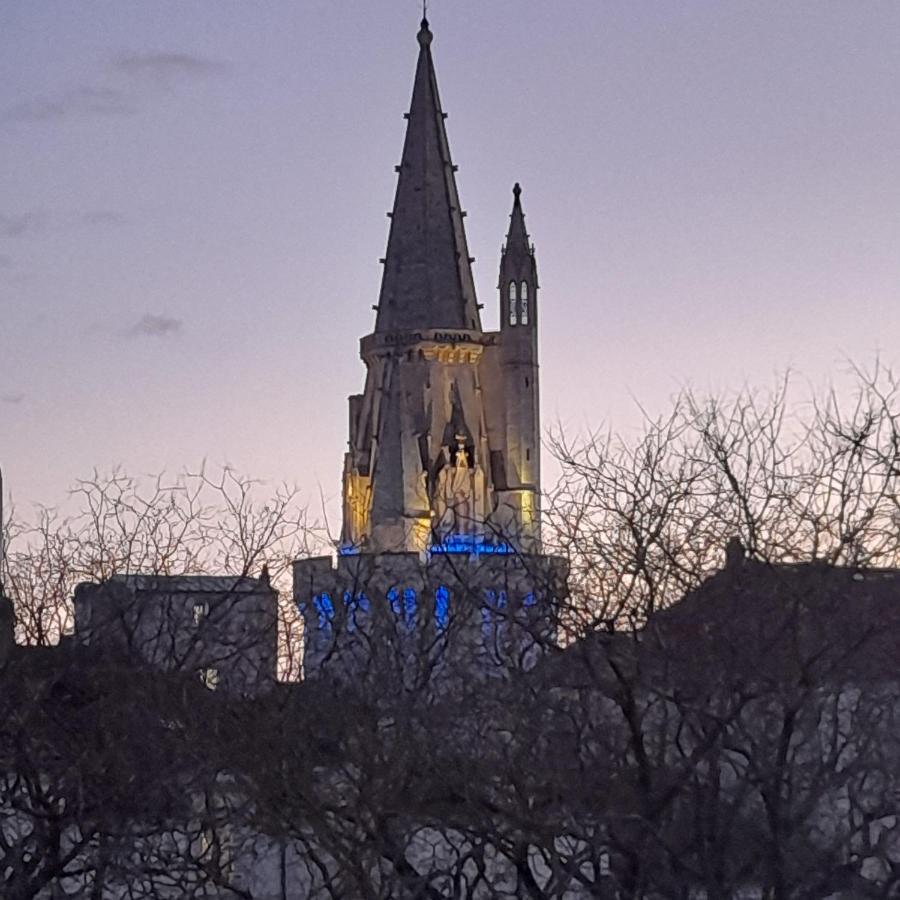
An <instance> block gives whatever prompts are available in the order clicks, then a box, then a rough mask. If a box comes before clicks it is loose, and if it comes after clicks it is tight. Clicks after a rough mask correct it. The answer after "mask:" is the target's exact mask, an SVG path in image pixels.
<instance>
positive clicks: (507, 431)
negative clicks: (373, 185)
mask: <svg viewBox="0 0 900 900" xmlns="http://www.w3.org/2000/svg"><path fill="white" fill-rule="evenodd" d="M418 38H419V45H420V51H419V60H418V65H417V68H416V76H415V84H414V87H413V95H412V103H411V105H410V111H409V113H408V114H407V116H406V118H407V120H408V124H407V130H406V141H405V144H404V147H403V156H402V160H401V163H400V165H399V166H398V167H397V172H398V173H399V177H398V182H397V193H396V198H395V200H394V208H393V212H391V213H390V214H389V215H390V219H391V226H390V235H389V237H388V246H387V253H386V255H385V258H384V260H383V261H382V262H383V265H384V277H383V280H382V284H381V294H380V296H379V300H378V306H377V315H376V318H375V330H374V331H373V333H372V334H370V335H368V336H367V337H365V338H363V339H362V342H361V355H362V359H363V361H364V362H365V364H366V367H367V370H368V372H367V376H366V384H365V390H364V392H363V393H362V394H359V395H355V396H352V397H350V440H349V449H348V452H347V455H346V459H345V463H344V526H343V533H342V547H343V548H344V549H345V550H347V551H362V552H365V553H384V552H403V551H407V552H409V551H417V552H418V551H424V550H426V549H428V548H429V547H434V546H448V547H453V546H463V545H472V546H474V545H477V544H489V545H501V544H502V545H509V546H511V547H513V548H515V549H516V550H520V551H526V552H527V551H536V550H538V548H539V540H540V521H539V509H538V497H539V494H540V423H539V417H538V363H537V312H538V309H537V290H538V284H537V270H536V265H535V258H534V249H533V247H531V246H530V244H529V240H528V234H527V233H526V231H525V217H524V214H523V212H522V203H521V189H520V188H519V186H518V185H516V186H515V188H514V197H515V200H514V204H513V211H512V216H511V222H510V229H509V234H508V236H507V240H506V247H505V249H504V251H503V257H502V261H501V264H500V309H501V328H500V331H499V332H485V331H484V330H483V328H482V325H481V315H480V312H479V310H480V305H479V304H478V302H477V301H476V297H475V284H474V281H473V278H472V268H471V264H472V258H471V257H470V256H469V250H468V246H467V244H466V232H465V226H464V217H465V212H463V210H462V207H461V205H460V200H459V194H458V191H457V188H456V176H455V174H454V173H455V172H456V166H454V165H453V162H452V160H451V158H450V147H449V144H448V141H447V132H446V129H445V125H444V120H445V118H446V115H445V113H444V112H443V111H442V109H441V103H440V98H439V95H438V87H437V81H436V78H435V71H434V64H433V61H432V55H431V42H432V34H431V31H430V30H429V28H428V23H427V21H423V23H422V28H421V30H420V32H419V36H418Z"/></svg>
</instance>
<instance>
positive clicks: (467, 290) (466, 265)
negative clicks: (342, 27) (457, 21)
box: [375, 18, 481, 332]
mask: <svg viewBox="0 0 900 900" xmlns="http://www.w3.org/2000/svg"><path fill="white" fill-rule="evenodd" d="M432 40H433V35H432V32H431V30H430V28H429V26H428V20H427V19H424V18H423V19H422V26H421V29H420V30H419V34H418V41H419V61H418V64H417V66H416V77H415V83H414V86H413V94H412V102H411V103H410V109H409V113H408V114H407V119H408V124H407V128H406V140H405V142H404V145H403V156H402V159H401V162H400V165H399V166H398V167H397V171H398V173H399V178H398V180H397V193H396V196H395V198H394V209H393V212H392V213H391V230H390V235H389V237H388V246H387V253H386V254H385V259H384V277H383V279H382V283H381V294H380V296H379V300H378V316H377V318H376V322H375V331H376V332H390V331H406V330H417V329H428V328H459V329H473V330H479V331H480V330H481V320H480V316H479V313H478V304H477V301H476V298H475V284H474V280H473V278H472V268H471V260H470V258H469V251H468V247H467V244H466V233H465V228H464V226H463V213H462V211H461V209H460V202H459V194H458V192H457V188H456V177H455V175H454V172H455V166H454V165H453V163H452V161H451V159H450V146H449V143H448V141H447V132H446V129H445V128H444V119H445V114H444V112H443V111H442V109H441V102H440V97H439V95H438V87H437V78H436V76H435V72H434V62H433V60H432V56H431V42H432Z"/></svg>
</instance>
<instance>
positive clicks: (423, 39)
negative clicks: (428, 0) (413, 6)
mask: <svg viewBox="0 0 900 900" xmlns="http://www.w3.org/2000/svg"><path fill="white" fill-rule="evenodd" d="M422 12H423V13H424V12H425V6H424V4H423V9H422ZM418 38H419V43H420V44H421V45H422V46H423V47H427V46H428V45H429V44H430V43H431V41H432V39H433V38H434V35H433V34H432V33H431V29H429V27H428V19H427V18H426V17H425V16H424V15H423V16H422V27H421V28H420V29H419V35H418Z"/></svg>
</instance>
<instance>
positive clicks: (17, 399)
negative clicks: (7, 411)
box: [0, 393, 25, 405]
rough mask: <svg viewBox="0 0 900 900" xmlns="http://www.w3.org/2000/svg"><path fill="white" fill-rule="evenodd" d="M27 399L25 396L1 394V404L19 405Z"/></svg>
mask: <svg viewBox="0 0 900 900" xmlns="http://www.w3.org/2000/svg"><path fill="white" fill-rule="evenodd" d="M24 399H25V395H24V394H18V393H16V394H0V402H3V403H11V404H14V405H18V404H19V403H21V402H22V401H23V400H24Z"/></svg>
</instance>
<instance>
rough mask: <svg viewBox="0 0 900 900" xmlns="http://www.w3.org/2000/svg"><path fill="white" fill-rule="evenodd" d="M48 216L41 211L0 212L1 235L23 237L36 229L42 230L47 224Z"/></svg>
mask: <svg viewBox="0 0 900 900" xmlns="http://www.w3.org/2000/svg"><path fill="white" fill-rule="evenodd" d="M46 218H47V217H46V216H45V215H44V214H43V213H39V212H27V213H20V214H19V215H15V216H6V215H3V214H2V213H0V237H8V238H15V237H22V235H25V234H32V233H34V232H35V231H42V230H43V228H44V225H45V224H46Z"/></svg>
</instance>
